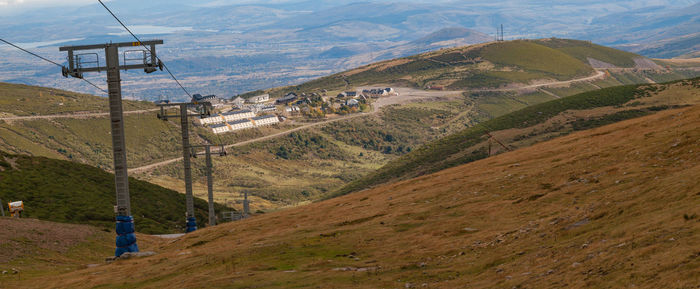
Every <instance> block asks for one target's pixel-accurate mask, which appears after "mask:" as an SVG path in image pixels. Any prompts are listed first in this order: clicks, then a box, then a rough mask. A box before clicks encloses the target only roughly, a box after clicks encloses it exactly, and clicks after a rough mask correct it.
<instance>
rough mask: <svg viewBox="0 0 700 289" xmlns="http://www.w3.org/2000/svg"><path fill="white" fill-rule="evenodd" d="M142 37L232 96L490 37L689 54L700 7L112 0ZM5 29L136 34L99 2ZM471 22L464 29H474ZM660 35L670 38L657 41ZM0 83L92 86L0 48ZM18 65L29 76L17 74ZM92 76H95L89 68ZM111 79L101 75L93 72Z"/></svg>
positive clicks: (681, 2)
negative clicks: (501, 30) (500, 33)
mask: <svg viewBox="0 0 700 289" xmlns="http://www.w3.org/2000/svg"><path fill="white" fill-rule="evenodd" d="M107 4H108V5H109V6H110V7H111V8H112V9H113V10H114V12H115V13H117V15H119V17H120V18H121V19H122V20H123V21H124V22H125V23H126V24H127V25H129V26H130V27H131V28H132V30H133V31H134V32H136V33H137V34H139V35H140V36H141V37H142V38H162V39H164V40H165V43H166V44H165V45H164V46H163V49H162V50H161V58H163V59H164V60H165V61H166V63H168V64H169V66H170V67H171V68H172V69H173V70H174V72H175V74H176V75H177V76H178V77H179V78H182V79H183V82H184V83H185V84H186V86H187V87H188V88H190V89H191V90H196V91H198V92H201V93H205V94H209V93H213V94H218V95H227V96H230V95H234V94H237V93H241V92H246V91H251V90H256V89H264V88H270V87H276V86H282V85H289V84H296V83H301V82H304V81H306V80H309V79H313V78H317V77H320V76H324V75H328V74H330V73H334V72H339V71H343V70H346V69H350V68H353V67H356V66H359V65H364V64H368V63H372V62H375V61H379V60H385V59H391V58H396V57H402V56H408V55H411V54H415V53H419V52H424V51H426V50H436V49H440V48H445V47H451V46H459V45H465V44H473V43H477V42H484V41H488V40H491V39H493V38H494V37H493V35H494V34H495V32H496V26H499V25H500V24H503V25H504V27H505V36H506V39H519V38H542V37H552V36H554V37H560V38H572V39H582V40H591V41H593V42H595V43H599V44H604V45H614V46H615V47H619V48H623V49H625V50H629V51H633V52H636V53H640V54H642V55H645V56H650V57H678V56H684V57H688V56H693V55H695V53H697V51H698V50H697V44H696V42H694V41H695V39H696V38H692V37H691V36H688V35H692V34H694V33H697V31H700V23H699V20H698V19H699V18H698V17H699V16H697V15H700V13H699V12H700V4H698V3H697V1H692V0H660V1H652V0H645V1H631V0H623V1H614V2H611V1H602V0H595V1H585V2H584V1H558V2H557V3H556V4H555V5H552V3H551V2H549V1H534V2H533V1H528V2H527V3H525V2H518V1H506V2H498V3H492V2H490V1H481V0H480V1H469V2H464V1H436V2H429V3H428V2H424V1H382V0H373V1H365V2H355V1H326V0H309V1H291V0H290V1H275V2H274V3H262V2H260V1H245V2H239V1H210V2H204V3H202V2H193V1H184V0H178V1H164V0H157V1H149V2H148V3H141V2H140V1H135V0H121V1H112V2H109V3H107ZM0 27H2V28H0V35H2V37H3V38H4V39H8V40H10V41H13V42H19V43H20V44H22V45H23V46H24V47H27V48H31V49H32V50H33V51H36V52H38V53H41V54H42V55H44V56H47V57H49V58H51V59H54V60H59V59H65V55H63V54H61V53H60V52H58V49H57V46H58V45H64V44H81V43H82V44H84V43H100V42H106V41H132V40H133V39H131V38H130V37H129V36H128V35H125V34H124V31H123V30H122V29H121V28H120V27H119V24H118V23H117V22H116V21H115V20H114V19H112V17H111V16H110V15H109V14H108V13H107V12H106V11H105V10H104V8H102V7H101V6H100V5H99V4H90V5H87V6H82V7H74V6H71V7H54V8H45V9H40V10H31V11H26V12H24V13H22V14H15V15H9V16H6V17H2V18H0ZM467 29H469V30H467ZM659 43H663V44H661V45H660V44H659ZM0 51H1V52H3V53H5V55H7V57H5V58H4V59H3V62H2V63H3V65H2V66H0V81H8V82H15V83H26V84H42V85H50V86H52V87H57V88H64V89H70V90H79V91H85V92H92V93H96V92H97V91H96V90H94V89H93V88H90V87H88V86H84V85H83V84H80V83H79V82H66V81H63V80H61V79H60V77H57V76H58V73H59V71H57V70H56V69H52V68H51V67H50V66H48V65H46V66H45V65H43V64H41V65H31V66H29V67H28V66H27V65H26V63H27V61H28V60H27V59H28V58H27V57H28V56H27V55H24V54H22V53H18V52H16V51H13V50H11V49H10V48H9V47H7V46H4V45H3V46H0ZM18 72H22V73H18ZM88 77H94V76H88ZM124 79H125V80H126V82H125V92H129V93H132V94H134V96H135V97H140V98H145V99H157V98H158V97H159V96H165V97H170V98H173V99H181V98H184V97H185V96H184V93H183V92H182V91H179V88H178V87H177V86H176V85H175V84H174V82H172V81H170V80H168V76H167V75H166V74H162V73H161V74H156V75H155V76H149V77H148V78H143V77H141V76H140V75H137V74H132V73H127V74H125V75H124ZM94 80H95V81H98V83H104V81H103V77H100V78H97V77H95V78H94Z"/></svg>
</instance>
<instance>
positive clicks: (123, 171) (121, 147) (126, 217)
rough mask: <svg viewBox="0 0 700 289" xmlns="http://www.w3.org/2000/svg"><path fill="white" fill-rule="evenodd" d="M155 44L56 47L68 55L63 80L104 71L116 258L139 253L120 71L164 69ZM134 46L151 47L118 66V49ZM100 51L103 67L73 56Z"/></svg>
mask: <svg viewBox="0 0 700 289" xmlns="http://www.w3.org/2000/svg"><path fill="white" fill-rule="evenodd" d="M157 44H163V40H152V41H144V42H122V43H107V44H96V45H81V46H64V47H60V48H59V51H66V52H68V67H67V68H66V67H63V76H64V77H68V76H72V77H75V78H81V79H82V78H83V73H85V72H102V71H107V85H108V91H109V117H110V127H111V128H112V150H113V153H114V178H115V187H116V192H117V206H116V208H115V211H116V212H115V213H116V215H117V217H116V219H117V226H116V229H117V240H116V245H117V248H116V250H115V252H114V255H115V256H117V257H119V256H121V255H122V254H124V253H126V252H138V250H139V248H138V246H137V245H136V236H135V235H134V223H133V222H134V218H133V217H132V215H131V199H130V197H129V176H128V174H127V165H126V142H125V139H124V115H123V110H122V89H121V75H120V71H121V70H129V69H132V70H133V69H143V71H144V72H146V73H151V72H155V71H156V70H157V69H160V70H163V63H162V62H161V61H160V60H159V59H158V57H157V56H156V45H157ZM134 46H150V50H131V51H125V52H124V57H123V64H121V63H120V59H119V48H120V47H134ZM101 49H104V52H105V59H106V63H105V64H106V65H105V66H101V65H100V61H99V59H100V58H99V55H98V54H97V53H94V52H93V53H82V54H76V53H75V52H76V51H85V50H101ZM129 52H139V53H141V54H142V55H143V57H139V58H131V59H129V58H127V53H129ZM93 57H94V58H93ZM86 58H87V60H86ZM133 61H138V63H133ZM127 62H132V63H127ZM86 65H87V67H86Z"/></svg>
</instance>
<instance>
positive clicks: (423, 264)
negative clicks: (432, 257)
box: [418, 262, 428, 268]
mask: <svg viewBox="0 0 700 289" xmlns="http://www.w3.org/2000/svg"><path fill="white" fill-rule="evenodd" d="M425 266H428V263H425V262H421V263H420V264H418V267H421V268H423V267H425Z"/></svg>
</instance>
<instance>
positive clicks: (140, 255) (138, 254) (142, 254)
mask: <svg viewBox="0 0 700 289" xmlns="http://www.w3.org/2000/svg"><path fill="white" fill-rule="evenodd" d="M155 254H156V252H152V251H146V252H127V253H124V254H122V255H121V256H119V259H123V260H126V259H131V258H144V257H150V256H153V255H155Z"/></svg>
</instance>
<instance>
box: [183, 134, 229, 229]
mask: <svg viewBox="0 0 700 289" xmlns="http://www.w3.org/2000/svg"><path fill="white" fill-rule="evenodd" d="M200 147H203V148H204V156H205V157H206V168H207V170H206V172H207V193H208V195H207V196H208V201H209V226H216V212H215V211H214V179H213V176H212V168H213V167H214V165H213V164H212V162H211V147H219V152H218V153H219V156H222V157H223V156H226V150H225V149H224V146H223V145H193V146H190V148H192V151H191V153H190V155H191V156H192V157H193V158H196V157H197V156H198V155H201V154H202V153H197V152H196V151H195V149H197V148H200Z"/></svg>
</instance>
